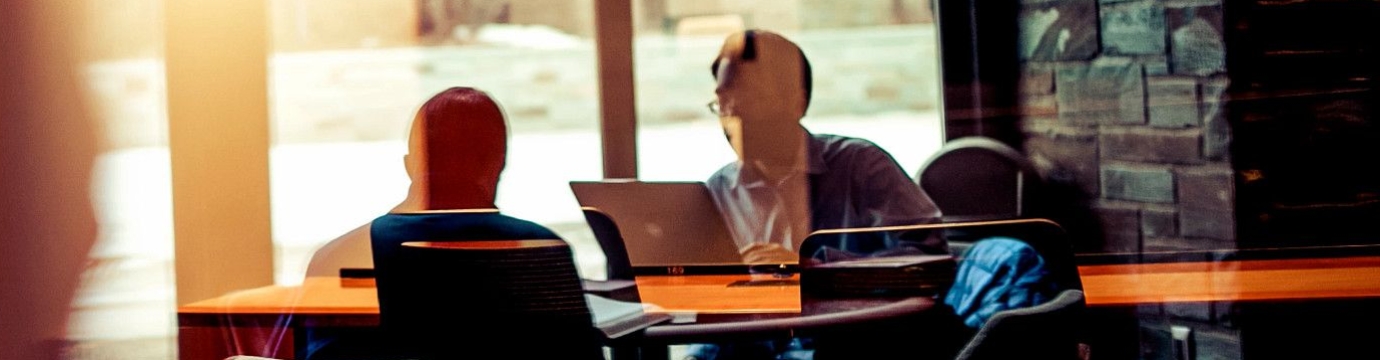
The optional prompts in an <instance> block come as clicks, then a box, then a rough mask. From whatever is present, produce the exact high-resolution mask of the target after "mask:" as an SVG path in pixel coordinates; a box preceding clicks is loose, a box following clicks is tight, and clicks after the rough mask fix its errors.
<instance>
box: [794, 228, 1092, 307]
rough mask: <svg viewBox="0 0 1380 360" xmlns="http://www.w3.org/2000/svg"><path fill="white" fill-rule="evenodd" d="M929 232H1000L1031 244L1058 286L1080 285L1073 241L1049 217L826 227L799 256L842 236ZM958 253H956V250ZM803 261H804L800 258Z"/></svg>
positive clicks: (960, 237) (960, 235)
mask: <svg viewBox="0 0 1380 360" xmlns="http://www.w3.org/2000/svg"><path fill="white" fill-rule="evenodd" d="M931 232H940V233H941V234H942V236H944V238H945V240H947V241H948V242H949V243H950V244H953V243H955V242H966V243H972V242H976V241H978V240H981V239H984V238H988V237H993V236H1003V237H1011V238H1015V239H1018V240H1021V241H1024V242H1026V243H1027V244H1030V246H1031V247H1033V248H1035V251H1036V252H1037V253H1039V254H1040V257H1041V258H1043V259H1044V261H1045V266H1046V268H1047V269H1048V270H1049V272H1050V277H1051V279H1052V280H1054V281H1055V282H1056V283H1058V284H1059V285H1060V288H1061V289H1080V290H1081V289H1082V288H1083V283H1082V280H1081V279H1080V278H1079V277H1078V265H1077V264H1076V263H1075V262H1074V256H1073V245H1072V243H1071V242H1070V240H1069V238H1068V233H1067V232H1065V231H1064V228H1063V227H1061V226H1059V224H1058V223H1056V222H1054V221H1051V220H1049V219H1038V218H1036V219H1008V220H991V221H965V222H944V223H933V224H920V225H906V226H885V227H873V228H852V229H829V230H819V231H815V232H813V233H810V236H808V237H807V238H806V239H805V241H804V242H803V243H802V244H801V246H800V256H801V259H808V258H810V257H811V256H813V255H814V254H817V253H819V248H820V247H821V246H829V244H831V243H836V242H838V241H839V239H840V237H841V236H880V235H882V234H886V236H890V237H892V238H895V239H901V240H906V239H911V240H914V239H923V238H924V237H926V236H929V235H928V234H930V233H931ZM956 254H957V253H956ZM802 264H805V262H802Z"/></svg>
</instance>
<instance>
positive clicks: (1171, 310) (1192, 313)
mask: <svg viewBox="0 0 1380 360" xmlns="http://www.w3.org/2000/svg"><path fill="white" fill-rule="evenodd" d="M1164 313H1165V315H1169V317H1170V318H1172V319H1179V320H1192V321H1201V322H1208V321H1212V303H1207V302H1177V303H1166V304H1164Z"/></svg>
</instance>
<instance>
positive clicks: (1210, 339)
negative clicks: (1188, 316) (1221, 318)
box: [1193, 326, 1242, 360]
mask: <svg viewBox="0 0 1380 360" xmlns="http://www.w3.org/2000/svg"><path fill="white" fill-rule="evenodd" d="M1193 335H1194V336H1193V340H1194V342H1195V343H1196V344H1197V348H1198V353H1197V354H1196V355H1197V358H1198V360H1238V359H1242V357H1241V334H1240V333H1239V332H1237V331H1235V330H1232V329H1229V328H1226V327H1224V326H1213V327H1202V328H1197V329H1194V331H1193Z"/></svg>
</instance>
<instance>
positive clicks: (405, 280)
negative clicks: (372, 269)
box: [378, 240, 604, 360]
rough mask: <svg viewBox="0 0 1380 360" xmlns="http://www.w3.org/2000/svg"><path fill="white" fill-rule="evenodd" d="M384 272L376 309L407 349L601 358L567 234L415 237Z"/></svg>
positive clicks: (402, 350) (423, 354) (428, 353)
mask: <svg viewBox="0 0 1380 360" xmlns="http://www.w3.org/2000/svg"><path fill="white" fill-rule="evenodd" d="M398 256H399V260H400V261H398V262H396V267H395V269H394V275H395V276H393V277H390V278H389V279H383V278H380V279H378V293H379V318H380V322H381V325H382V328H383V329H384V331H385V332H386V333H387V334H388V336H389V338H390V340H391V341H392V345H393V348H394V349H395V352H396V353H397V354H399V355H402V356H407V357H415V358H420V359H423V360H427V359H457V358H469V357H475V356H479V354H493V353H498V354H504V356H507V357H513V358H524V359H525V358H552V359H555V358H561V359H591V360H599V359H603V348H602V346H603V341H604V339H603V333H602V332H601V331H600V330H599V329H598V328H597V327H596V326H595V325H594V323H593V317H592V316H591V314H590V309H589V307H588V304H587V301H586V299H585V295H584V290H583V288H582V287H581V283H580V278H579V275H578V273H577V271H576V267H575V262H574V257H573V255H572V253H571V250H570V248H569V246H567V245H566V243H565V242H564V241H561V240H507V241H452V242H408V243H404V244H403V246H402V247H401V248H400V249H399V252H398Z"/></svg>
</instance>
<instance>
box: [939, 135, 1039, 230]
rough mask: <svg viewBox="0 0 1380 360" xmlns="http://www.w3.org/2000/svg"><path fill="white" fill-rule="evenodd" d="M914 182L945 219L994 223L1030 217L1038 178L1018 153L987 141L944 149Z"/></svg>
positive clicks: (953, 144) (957, 141) (951, 143)
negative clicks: (991, 221)
mask: <svg viewBox="0 0 1380 360" xmlns="http://www.w3.org/2000/svg"><path fill="white" fill-rule="evenodd" d="M915 181H916V183H918V184H919V185H920V188H921V189H923V190H924V191H925V194H926V195H929V197H930V199H931V200H933V201H934V203H935V205H937V206H939V210H940V211H941V212H943V213H944V216H945V217H946V218H959V219H972V220H993V219H1010V218H1018V217H1031V216H1041V215H1040V214H1038V213H1032V207H1033V206H1038V204H1033V203H1032V202H1034V201H1032V200H1033V199H1032V195H1036V193H1037V190H1036V189H1037V188H1038V187H1039V184H1040V177H1039V175H1038V173H1036V172H1035V167H1034V166H1033V165H1032V164H1031V163H1030V160H1029V159H1028V158H1026V157H1025V155H1022V154H1021V153H1020V152H1019V151H1016V149H1014V148H1012V147H1010V146H1008V145H1006V144H1003V143H1001V142H1000V141H997V140H994V139H991V138H987V137H979V136H972V137H964V138H959V139H954V140H952V141H949V142H947V143H945V144H944V145H943V146H942V147H940V149H939V151H936V152H935V153H934V155H932V156H930V158H929V159H927V160H926V161H925V164H924V165H922V166H921V167H920V171H919V172H918V173H917V174H916V175H915Z"/></svg>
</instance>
